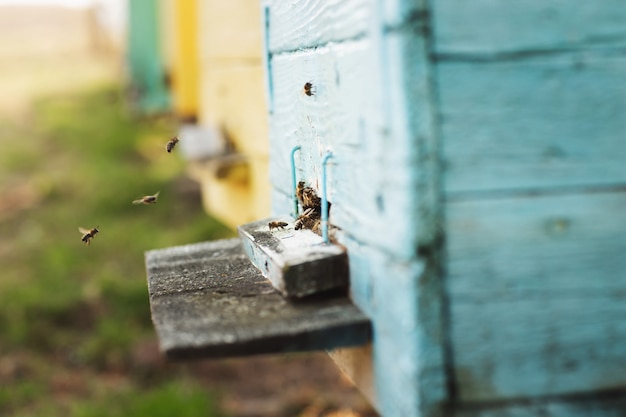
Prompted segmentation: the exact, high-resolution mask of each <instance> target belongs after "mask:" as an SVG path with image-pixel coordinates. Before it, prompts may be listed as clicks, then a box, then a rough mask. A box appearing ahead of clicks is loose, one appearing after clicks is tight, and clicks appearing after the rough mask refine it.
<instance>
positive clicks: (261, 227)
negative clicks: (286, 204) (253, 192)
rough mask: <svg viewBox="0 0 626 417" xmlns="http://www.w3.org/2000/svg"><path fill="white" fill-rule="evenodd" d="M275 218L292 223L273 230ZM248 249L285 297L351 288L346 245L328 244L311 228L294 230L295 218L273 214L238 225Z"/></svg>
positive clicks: (249, 253) (262, 270)
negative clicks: (270, 226) (270, 216)
mask: <svg viewBox="0 0 626 417" xmlns="http://www.w3.org/2000/svg"><path fill="white" fill-rule="evenodd" d="M271 221H283V222H285V223H288V226H286V227H285V228H284V229H273V230H269V226H268V223H269V222H271ZM238 230H239V236H240V237H241V239H242V244H243V248H244V251H245V252H246V254H247V255H248V257H249V258H250V260H251V261H252V263H253V264H254V265H255V266H256V267H257V268H259V270H260V271H261V273H262V274H263V275H264V276H265V277H266V278H268V279H269V280H270V282H271V283H272V285H273V286H274V287H275V288H276V289H277V290H278V291H280V292H281V293H282V294H283V295H284V296H285V297H304V296H308V295H312V294H317V293H320V292H324V291H328V290H332V289H337V288H347V287H348V284H349V282H350V276H349V271H348V257H347V254H346V251H345V249H344V248H343V247H341V246H339V245H335V244H325V243H324V241H323V240H322V238H321V237H320V236H319V235H317V234H315V233H313V232H312V231H310V230H294V220H293V219H291V218H285V217H282V218H270V219H265V220H259V221H257V222H254V223H248V224H245V225H242V226H239V227H238Z"/></svg>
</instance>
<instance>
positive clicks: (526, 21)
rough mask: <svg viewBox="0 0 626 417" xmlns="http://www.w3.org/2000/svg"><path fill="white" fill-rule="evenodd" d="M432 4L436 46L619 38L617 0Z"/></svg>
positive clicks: (451, 50)
mask: <svg viewBox="0 0 626 417" xmlns="http://www.w3.org/2000/svg"><path fill="white" fill-rule="evenodd" d="M432 5H433V28H434V31H435V32H434V34H435V39H436V43H435V46H436V51H437V52H438V53H443V54H459V55H466V54H470V55H471V54H497V53H502V52H517V51H542V50H556V49H561V50H562V49H568V48H572V47H575V48H588V47H595V46H597V45H598V44H605V45H611V44H615V43H621V44H622V45H623V44H624V41H626V7H624V3H623V1H622V0H603V1H594V2H581V3H577V4H576V7H571V5H569V4H568V3H567V2H565V1H543V0H519V1H515V2H502V1H499V0H474V1H471V2H468V1H463V0H437V1H435V2H432Z"/></svg>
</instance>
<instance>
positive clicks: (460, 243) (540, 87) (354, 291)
mask: <svg viewBox="0 0 626 417" xmlns="http://www.w3.org/2000/svg"><path fill="white" fill-rule="evenodd" d="M264 14H265V26H266V48H267V60H266V62H267V68H268V71H267V74H268V104H269V110H270V144H271V145H270V146H271V181H272V184H273V195H272V200H273V212H274V214H275V215H277V216H285V215H289V214H291V213H292V207H293V203H292V201H293V188H292V183H291V177H290V174H289V172H290V154H291V151H292V150H293V149H294V147H296V146H300V147H301V148H300V150H299V151H297V152H296V153H295V165H296V173H297V177H298V179H300V180H304V181H306V182H307V183H308V184H310V185H311V186H313V187H314V188H315V189H317V190H318V191H320V190H321V187H322V185H323V184H322V183H321V182H322V176H321V160H322V158H323V156H324V155H325V154H326V153H327V152H332V155H333V156H332V159H331V160H330V161H329V165H328V179H327V184H326V186H327V188H328V197H329V201H330V202H331V203H332V207H331V212H330V222H331V224H332V225H334V226H336V227H337V228H338V229H336V231H335V232H334V238H335V239H337V241H338V242H339V243H341V244H342V245H344V246H345V248H346V249H347V253H348V257H349V265H350V286H351V287H350V293H351V297H352V298H353V300H354V302H355V303H356V304H357V305H358V306H359V307H360V308H361V310H362V311H364V312H365V313H366V314H367V315H368V317H369V318H370V319H371V320H372V323H373V331H374V336H373V344H372V363H373V377H374V379H373V381H374V392H375V394H374V396H375V402H376V404H377V408H378V409H379V410H380V412H381V414H382V415H385V416H463V417H469V416H494V417H495V416H537V415H542V416H624V415H626V399H625V396H626V256H625V255H624V253H625V252H626V136H625V135H626V5H625V4H624V2H623V1H621V0H602V1H594V2H579V3H576V4H573V3H572V2H563V1H545V0H541V1H540V0H523V1H517V2H504V1H495V0H473V1H461V0H430V1H427V0H413V1H409V0H394V1H383V0H327V1H318V0H311V1H306V2H292V1H284V0H275V1H267V2H265V3H264ZM307 82H310V83H311V84H312V94H311V95H309V94H307V93H305V91H303V88H304V85H305V83H307Z"/></svg>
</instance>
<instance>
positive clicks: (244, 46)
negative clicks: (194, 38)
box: [198, 0, 263, 64]
mask: <svg viewBox="0 0 626 417" xmlns="http://www.w3.org/2000/svg"><path fill="white" fill-rule="evenodd" d="M198 10H199V13H198V20H199V27H198V31H199V42H200V45H199V46H200V50H199V54H200V58H201V59H202V60H203V61H213V62H215V61H217V63H218V64H219V63H220V62H222V63H223V62H229V61H230V62H246V61H250V60H252V61H256V62H260V59H261V53H262V52H261V51H262V39H263V37H262V32H263V30H262V27H261V7H260V5H259V2H258V0H230V1H221V0H203V1H199V2H198ZM225 40H227V41H226V42H225Z"/></svg>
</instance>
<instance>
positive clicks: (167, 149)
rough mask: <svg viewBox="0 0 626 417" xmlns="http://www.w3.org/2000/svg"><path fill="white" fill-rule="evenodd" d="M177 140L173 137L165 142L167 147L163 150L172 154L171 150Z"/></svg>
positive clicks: (176, 137)
mask: <svg viewBox="0 0 626 417" xmlns="http://www.w3.org/2000/svg"><path fill="white" fill-rule="evenodd" d="M179 140H180V139H178V136H174V137H173V138H172V139H170V140H169V141H168V142H167V145H165V150H166V151H167V153H171V152H172V150H173V149H174V146H176V144H177V143H178V141H179Z"/></svg>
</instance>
